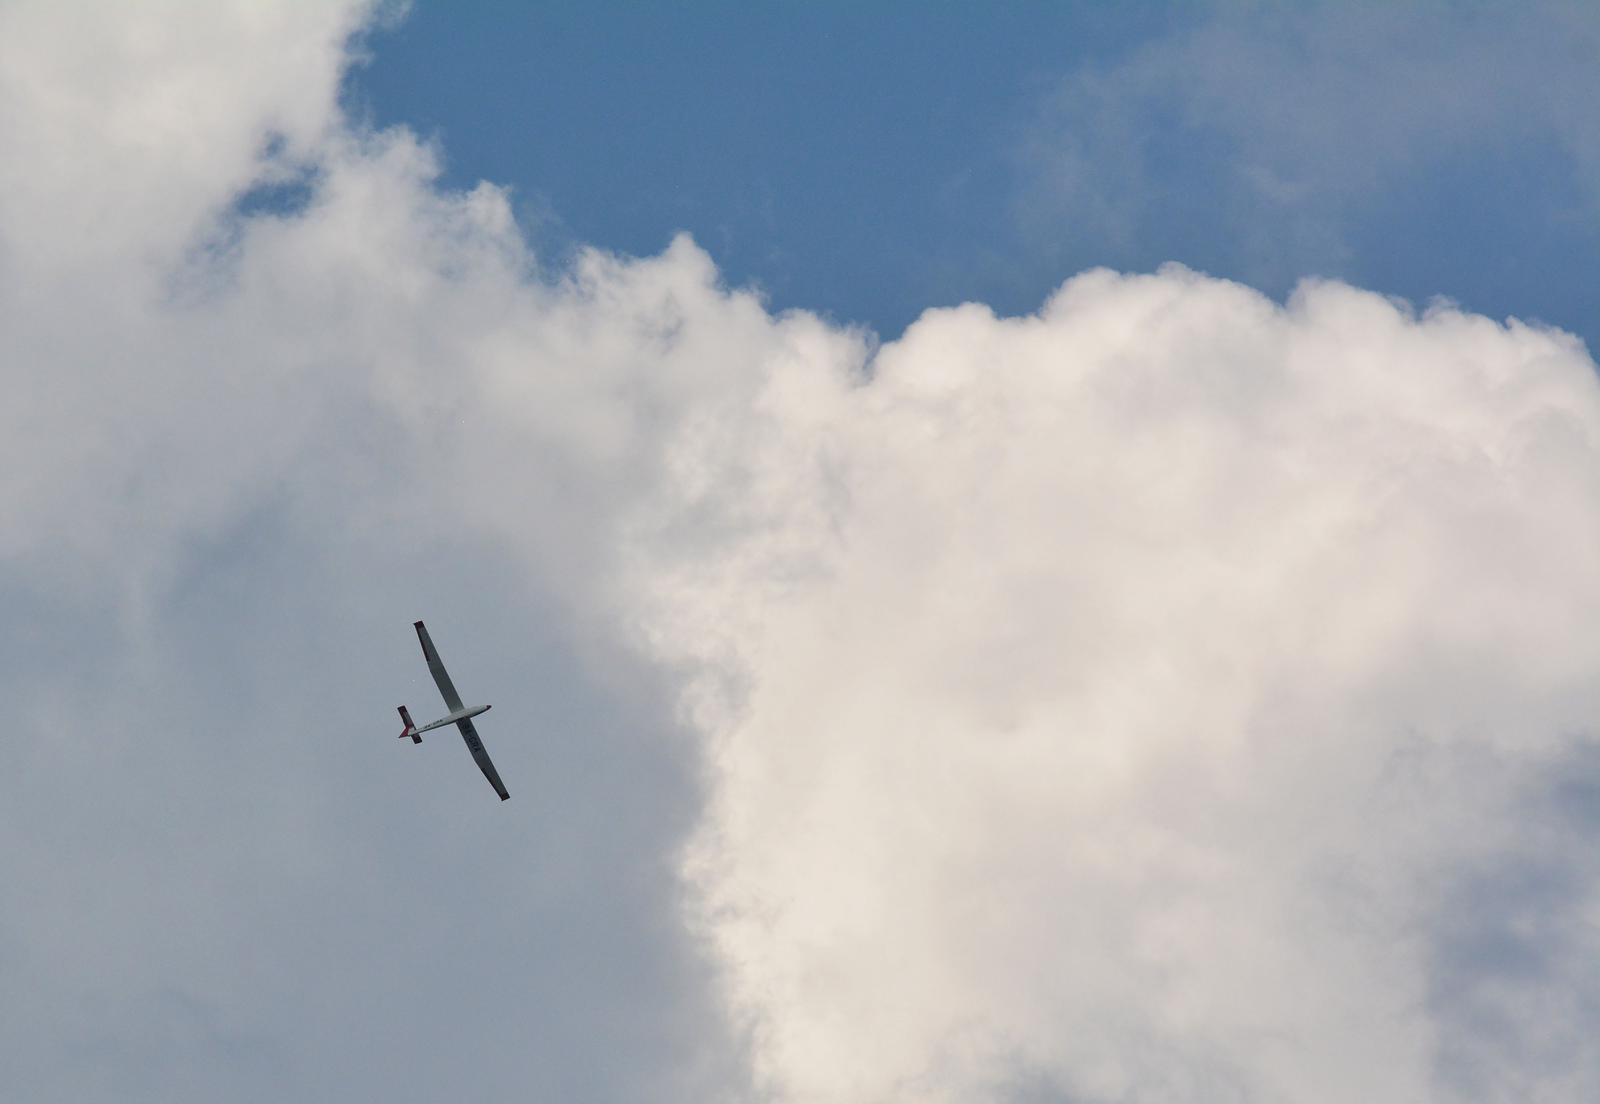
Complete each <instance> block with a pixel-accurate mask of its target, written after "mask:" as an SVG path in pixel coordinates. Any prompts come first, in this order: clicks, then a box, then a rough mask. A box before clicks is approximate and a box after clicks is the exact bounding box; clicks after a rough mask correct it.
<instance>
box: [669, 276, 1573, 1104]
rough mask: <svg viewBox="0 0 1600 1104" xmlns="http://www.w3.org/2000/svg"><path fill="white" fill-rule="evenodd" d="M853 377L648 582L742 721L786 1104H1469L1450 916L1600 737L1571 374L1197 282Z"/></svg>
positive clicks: (830, 389) (1097, 296) (704, 834)
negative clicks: (1040, 1096) (1458, 1084)
mask: <svg viewBox="0 0 1600 1104" xmlns="http://www.w3.org/2000/svg"><path fill="white" fill-rule="evenodd" d="M830 359H831V361H832V363H831V364H830V363H829V361H830ZM850 367H851V364H850V361H849V360H848V358H843V357H840V356H837V355H835V356H834V357H832V358H819V359H818V360H817V361H816V363H814V364H813V365H809V366H806V365H799V364H789V365H783V366H780V367H777V368H776V369H775V370H773V371H771V373H770V375H769V377H768V385H767V388H766V390H765V392H764V398H763V401H762V402H761V404H760V406H759V411H760V413H759V416H757V417H754V418H750V419H746V420H745V421H743V422H738V423H735V422H733V421H732V420H730V421H729V422H727V423H726V424H724V425H723V426H721V427H720V429H721V432H720V433H718V434H705V435H701V436H699V437H697V438H696V439H694V440H693V441H691V442H689V443H688V444H686V445H685V446H682V447H683V449H684V451H682V452H680V453H679V454H678V456H677V462H678V464H679V465H681V466H682V467H683V468H684V469H685V470H688V471H692V472H693V473H695V478H694V479H693V480H685V481H684V486H685V487H687V488H690V489H691V490H690V492H689V493H686V494H685V495H684V496H683V497H682V498H681V499H680V500H679V501H678V502H676V503H674V505H673V507H672V508H671V509H668V510H666V511H665V514H666V516H668V517H675V516H679V515H680V514H687V515H689V516H694V517H701V516H705V515H707V514H708V513H709V514H710V516H712V517H713V518H724V519H731V520H729V521H728V523H727V525H726V526H725V528H726V530H727V531H730V532H737V533H738V534H739V535H737V536H736V537H734V538H733V539H731V540H730V541H729V542H728V543H727V545H726V547H723V548H720V549H715V548H714V549H709V550H707V549H703V548H702V549H697V551H696V554H695V555H694V556H693V557H691V558H690V559H689V561H688V562H687V563H684V562H678V563H677V564H676V565H675V569H674V570H672V571H668V572H661V571H660V570H659V565H657V564H653V563H652V564H651V565H650V570H647V571H646V572H645V576H644V578H643V580H642V581H641V584H640V585H641V586H642V588H643V589H644V590H645V591H646V592H647V593H650V594H652V595H654V598H655V600H656V601H657V602H658V603H660V607H661V609H662V610H663V613H662V618H663V620H662V624H663V625H664V626H665V628H664V629H663V630H662V633H663V635H662V646H663V647H664V648H665V649H666V651H667V653H668V654H669V655H674V656H683V657H689V658H693V659H700V660H702V661H705V662H707V663H709V664H710V665H711V668H712V670H713V672H714V673H715V674H716V676H718V679H717V683H718V684H728V683H732V684H733V685H735V686H736V687H738V689H737V691H735V692H734V693H732V694H727V693H716V692H714V691H713V693H712V700H713V703H714V704H716V705H717V706H719V708H716V709H711V708H707V709H704V710H702V712H701V717H702V724H703V727H704V728H705V729H706V730H707V735H708V736H709V738H710V740H711V748H712V751H711V755H712V763H713V772H714V779H715V784H714V787H713V794H712V801H711V804H710V809H709V815H708V817H707V820H706V822H705V823H704V825H703V826H702V829H701V832H700V835H699V837H698V846H697V848H696V850H695V857H694V861H693V864H692V867H691V869H692V871H693V873H694V877H695V878H696V880H697V885H698V886H699V888H700V890H701V893H702V895H703V905H704V912H705V917H706V919H705V922H706V924H707V925H708V929H709V931H710V932H711V934H712V936H713V938H714V939H715V940H716V943H717V946H718V947H719V948H720V949H721V953H722V956H723V959H724V961H725V962H726V964H727V969H728V974H729V984H730V986H731V989H732V992H733V993H734V995H735V998H736V1000H737V1002H738V1004H739V1006H740V1008H741V1009H742V1010H743V1011H744V1012H746V1013H747V1014H748V1015H750V1016H751V1017H753V1019H754V1021H755V1023H756V1025H757V1029H758V1038H759V1039H760V1040H761V1046H760V1048H759V1049H758V1056H759V1058H760V1061H761V1069H762V1072H763V1073H765V1074H766V1075H767V1076H768V1077H770V1078H771V1079H772V1081H773V1083H774V1084H776V1085H777V1086H779V1087H780V1095H781V1096H782V1097H783V1098H784V1099H793V1100H805V1101H856V1100H892V1099H908V1100H909V1099H920V1100H968V1099H975V1098H986V1097H987V1096H988V1095H989V1094H990V1093H991V1092H992V1091H994V1086H995V1085H996V1084H998V1083H1004V1081H1005V1080H1006V1078H1007V1077H1009V1076H1012V1075H1013V1074H1014V1073H1015V1071H1016V1070H1017V1069H1018V1068H1020V1069H1021V1070H1023V1071H1032V1072H1033V1073H1034V1074H1036V1075H1039V1076H1043V1077H1045V1078H1047V1079H1048V1080H1049V1081H1051V1082H1053V1083H1055V1084H1057V1085H1058V1086H1059V1087H1060V1088H1061V1090H1062V1091H1065V1092H1068V1093H1070V1094H1072V1095H1071V1097H1070V1098H1071V1099H1074V1100H1076V1099H1085V1100H1102V1099H1105V1100H1112V1099H1119V1100H1120V1099H1137V1100H1160V1101H1179V1100H1183V1101H1188V1100H1195V1101H1210V1100H1218V1099H1243V1100H1255V1099H1261V1100H1284V1101H1290V1100H1292V1101H1330V1102H1331V1101H1345V1100H1352V1099H1363V1100H1383V1101H1396V1102H1399V1101H1415V1100H1428V1099H1438V1098H1440V1097H1439V1096H1438V1095H1437V1094H1436V1089H1435V1086H1436V1083H1437V1079H1438V1070H1437V1068H1436V1067H1437V1065H1438V1063H1439V1061H1440V1058H1439V1054H1440V1050H1439V1048H1440V1046H1441V1043H1443V1044H1445V1045H1449V1044H1451V1043H1454V1042H1457V1041H1458V1040H1456V1039H1454V1038H1453V1037H1452V1035H1451V1032H1452V1031H1455V1030H1456V1025H1453V1024H1452V1023H1451V1022H1450V1013H1449V1010H1447V1009H1439V1008H1436V1007H1433V1006H1432V1005H1431V1004H1430V994H1431V993H1432V992H1433V990H1434V988H1435V987H1436V986H1438V985H1439V984H1440V983H1441V978H1440V977H1439V976H1438V973H1437V971H1438V969H1439V967H1438V965H1437V963H1436V961H1435V959H1434V957H1433V956H1434V954H1435V950H1436V948H1435V936H1434V934H1433V928H1434V926H1435V925H1437V924H1439V923H1441V922H1442V917H1441V911H1442V910H1445V909H1446V908H1447V905H1446V903H1445V899H1444V896H1442V895H1445V894H1446V891H1448V890H1450V889H1452V888H1455V887H1456V884H1457V882H1458V881H1459V880H1460V879H1461V878H1462V877H1463V876H1464V872H1465V871H1466V870H1467V869H1468V868H1469V867H1471V865H1472V864H1474V863H1482V862H1488V861H1492V859H1493V857H1494V856H1496V855H1498V854H1499V853H1501V851H1502V850H1503V849H1505V848H1507V847H1511V846H1514V845H1517V844H1518V841H1519V840H1521V837H1520V836H1519V829H1518V822H1517V820H1516V819H1515V812H1514V809H1513V808H1512V805H1513V804H1514V803H1513V795H1514V793H1515V792H1516V787H1519V786H1526V785H1528V784H1529V776H1530V773H1536V772H1537V771H1539V770H1540V769H1543V768H1545V767H1546V766H1547V765H1548V764H1550V763H1552V762H1554V761H1558V760H1559V759H1560V757H1561V756H1562V755H1563V754H1565V753H1567V752H1569V751H1571V750H1572V749H1573V748H1575V747H1579V746H1582V745H1583V742H1584V741H1585V740H1586V739H1588V738H1590V737H1591V736H1592V734H1593V732H1594V730H1595V717H1596V716H1597V715H1600V714H1597V710H1600V682H1597V679H1596V676H1597V675H1600V645H1597V644H1596V642H1595V638H1594V635H1593V625H1594V624H1595V621H1596V616H1597V614H1600V578H1597V576H1596V575H1595V573H1594V571H1593V570H1592V564H1593V562H1594V556H1595V554H1596V552H1597V551H1600V509H1597V507H1600V464H1597V461H1600V455H1597V453H1596V450H1597V448H1600V391H1597V388H1596V384H1595V379H1594V370H1593V365H1592V364H1591V363H1590V362H1589V361H1588V359H1587V357H1586V356H1585V355H1584V354H1583V353H1582V352H1581V350H1580V349H1579V348H1578V347H1577V346H1576V345H1575V343H1574V342H1572V341H1571V340H1570V339H1567V338H1564V337H1562V336H1561V335H1558V334H1553V333H1548V332H1541V331H1536V330H1530V329H1527V328H1525V327H1523V326H1520V325H1518V324H1515V323H1513V324H1512V325H1511V326H1510V327H1509V328H1501V327H1497V326H1495V325H1494V324H1493V323H1490V322H1488V321H1486V320H1484V319H1481V318H1473V317H1470V316H1464V315H1461V314H1458V313H1456V312H1454V311H1452V310H1449V309H1444V308H1441V309H1439V310H1436V311H1433V312H1430V313H1429V314H1428V315H1426V316H1424V317H1422V318H1420V319H1418V318H1414V317H1411V316H1409V315H1408V314H1407V313H1405V312H1404V311H1403V310H1401V309H1397V308H1396V307H1395V306H1394V305H1392V304H1390V303H1388V302H1386V301H1384V300H1382V299H1381V298H1378V297H1375V296H1372V295H1369V294H1365V293H1362V292H1358V291H1355V290H1353V289H1350V288H1347V287H1344V286H1341V285H1336V284H1320V285H1315V284H1314V285H1308V286H1306V287H1304V288H1302V289H1301V290H1300V292H1299V293H1298V294H1297V295H1296V296H1295V297H1294V299H1293V300H1292V301H1291V302H1290V303H1289V305H1288V306H1287V308H1286V309H1279V308H1276V307H1274V306H1273V305H1271V304H1270V303H1269V302H1267V301H1265V300H1264V299H1262V298H1260V297H1259V296H1257V295H1255V294H1254V293H1252V292H1249V291H1248V290H1246V289H1243V288H1241V287H1238V286H1236V285H1231V284H1227V283H1223V282H1218V281H1214V280H1209V279H1206V278H1204V277H1200V276H1196V275H1194V274H1192V273H1189V272H1186V271H1184V270H1182V269H1176V268H1174V269H1168V270H1164V271H1163V272H1162V273H1161V274H1159V275H1156V276H1150V277H1118V276H1114V275H1112V274H1109V273H1103V272H1099V273H1090V274H1087V275H1084V276H1081V277H1078V278H1077V279H1075V280H1073V281H1071V282H1069V283H1068V284H1067V285H1066V286H1065V287H1064V288H1063V289H1062V291H1061V292H1060V293H1059V294H1058V295H1057V296H1055V297H1054V298H1053V299H1052V300H1051V301H1050V302H1049V303H1048V304H1047V305H1046V306H1045V307H1044V309H1043V310H1042V312H1041V313H1040V315H1039V316H1038V317H1036V318H1024V319H996V318H994V317H993V316H991V315H990V314H989V313H988V312H986V311H985V310H983V309H982V308H978V307H971V306H969V307H964V308H961V309H959V310H955V311H944V312H931V313H930V314H928V315H926V316H925V317H924V318H923V319H922V321H920V322H919V323H918V324H917V325H916V326H914V327H913V328H912V329H911V330H910V331H909V332H908V333H907V334H906V336H905V338H904V340H903V341H900V342H898V343H896V344H894V345H891V346H887V347H885V348H884V349H883V350H882V351H881V352H880V354H879V355H878V357H877V359H876V362H875V365H874V367H875V371H874V373H873V378H872V380H871V382H870V383H862V382H860V380H859V378H858V377H857V376H856V375H854V374H853V373H852V372H851V371H850V370H849V369H850ZM741 523H742V524H741ZM1522 842H1524V843H1525V842H1526V841H1522ZM1582 877H1584V878H1586V879H1587V878H1589V877H1590V875H1589V874H1588V873H1584V874H1583V875H1582ZM1585 884H1586V886H1587V889H1586V892H1587V893H1589V894H1592V893H1593V883H1592V881H1586V882H1585ZM1575 922H1576V921H1575ZM1581 938H1582V941H1583V943H1584V945H1585V946H1586V947H1588V948H1589V949H1590V950H1591V951H1592V950H1593V949H1594V947H1593V936H1592V935H1585V936H1582V937H1581ZM1453 968H1454V969H1458V970H1462V971H1465V972H1467V973H1470V972H1471V971H1472V970H1474V969H1477V970H1480V971H1487V970H1488V969H1489V967H1488V966H1487V965H1485V964H1484V963H1481V962H1478V963H1471V964H1462V963H1459V962H1458V963H1455V964H1454V966H1453ZM1586 985H1587V983H1585V982H1583V981H1581V980H1579V979H1570V980H1563V979H1560V978H1557V977H1551V978H1547V979H1545V986H1546V987H1547V988H1548V989H1553V990H1557V991H1560V990H1562V989H1564V988H1566V987H1569V986H1578V987H1580V988H1582V991H1583V992H1586V993H1590V994H1591V995H1592V990H1591V989H1589V988H1583V987H1584V986H1586ZM1490 1003H1494V1002H1493V1000H1492V999H1490ZM1509 1014H1511V1013H1510V1012H1509V1011H1508V1015H1509ZM1563 1061H1567V1062H1571V1063H1573V1065H1571V1066H1567V1067H1564V1068H1563V1069H1562V1070H1561V1071H1560V1072H1562V1073H1564V1074H1566V1075H1568V1076H1572V1077H1575V1078H1576V1079H1577V1082H1576V1083H1577V1084H1580V1085H1582V1086H1584V1087H1585V1088H1586V1089H1592V1088H1593V1086H1594V1078H1595V1076H1596V1075H1597V1073H1600V1064H1597V1063H1600V1055H1596V1054H1595V1053H1594V1051H1593V1048H1589V1047H1583V1048H1578V1050H1577V1052H1575V1053H1573V1052H1568V1053H1565V1054H1564V1055H1563ZM1554 1072H1556V1071H1554V1070H1545V1071H1542V1073H1544V1074H1550V1073H1554ZM1528 1074H1529V1071H1528V1070H1527V1069H1525V1068H1524V1069H1520V1070H1506V1069H1495V1070H1489V1071H1486V1072H1485V1074H1484V1076H1483V1077H1482V1078H1481V1079H1480V1081H1479V1082H1478V1084H1477V1085H1476V1086H1474V1089H1473V1091H1472V1092H1471V1093H1469V1094H1468V1096H1469V1098H1472V1099H1494V1098H1498V1096H1497V1095H1496V1093H1495V1092H1494V1091H1493V1090H1495V1088H1496V1086H1497V1085H1499V1084H1500V1083H1501V1082H1500V1081H1499V1080H1497V1079H1498V1078H1513V1079H1514V1078H1515V1077H1517V1076H1524V1077H1525V1076H1528ZM1479 1092H1482V1093H1484V1094H1485V1095H1483V1096H1481V1097H1480V1096H1478V1095H1477V1094H1478V1093H1479ZM1577 1095H1579V1096H1581V1095H1584V1094H1583V1093H1578V1094H1577ZM1568 1098H1575V1097H1568Z"/></svg>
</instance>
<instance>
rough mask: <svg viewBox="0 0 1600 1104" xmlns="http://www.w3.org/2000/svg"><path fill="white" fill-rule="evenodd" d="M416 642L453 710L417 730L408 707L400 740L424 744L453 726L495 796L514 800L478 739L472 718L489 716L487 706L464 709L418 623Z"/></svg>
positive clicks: (422, 628)
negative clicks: (435, 731) (438, 731)
mask: <svg viewBox="0 0 1600 1104" xmlns="http://www.w3.org/2000/svg"><path fill="white" fill-rule="evenodd" d="M415 627H416V630H417V639H418V640H420V641H422V657H423V658H424V659H426V660H427V661H428V670H429V671H431V672H433V681H434V682H436V683H438V684H439V693H441V694H443V695H444V703H445V705H447V706H449V707H450V712H449V714H448V715H446V716H443V717H440V718H439V719H438V720H437V721H433V722H431V723H429V724H425V725H423V726H422V727H420V728H419V727H417V726H416V725H415V724H413V723H412V721H411V714H410V713H409V712H408V711H407V710H406V707H405V706H403V705H402V706H401V707H400V719H401V720H402V721H404V722H405V724H406V727H405V731H404V732H402V733H400V739H402V740H404V739H405V738H406V737H407V736H409V737H411V741H412V743H417V744H420V743H422V734H423V733H424V732H427V731H428V730H429V729H433V728H443V727H444V726H445V725H450V724H453V725H455V726H456V727H457V728H459V729H460V730H461V738H462V739H463V740H465V741H466V742H467V750H468V751H470V752H472V757H473V758H474V759H476V760H477V761H478V769H479V770H481V771H483V776H484V777H485V778H487V779H488V780H489V785H491V786H493V787H494V792H495V793H497V794H499V795H500V800H501V801H505V800H507V799H508V798H510V797H511V795H510V794H508V793H507V792H506V787H505V783H504V782H501V781H500V772H499V771H497V770H495V769H494V763H493V762H491V761H490V759H489V753H488V752H487V751H485V750H484V749H483V741H482V740H480V739H478V730H477V729H476V728H474V727H473V726H472V718H474V717H476V716H477V715H478V714H479V713H487V712H489V707H488V706H487V705H466V706H464V705H462V704H461V695H460V694H457V693H456V688H455V686H454V684H452V683H451V681H450V676H449V675H448V674H446V673H445V669H444V664H443V663H441V662H439V653H438V652H436V651H434V650H433V641H432V640H429V639H428V629H427V627H426V626H425V625H423V623H422V622H421V621H418V622H416V623H415Z"/></svg>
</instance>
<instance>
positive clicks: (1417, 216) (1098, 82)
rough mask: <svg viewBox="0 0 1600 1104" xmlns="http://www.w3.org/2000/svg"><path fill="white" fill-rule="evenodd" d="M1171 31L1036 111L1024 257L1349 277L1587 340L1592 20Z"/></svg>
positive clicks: (1277, 21)
mask: <svg viewBox="0 0 1600 1104" xmlns="http://www.w3.org/2000/svg"><path fill="white" fill-rule="evenodd" d="M1173 22H1174V24H1175V26H1174V27H1173V28H1172V29H1171V30H1170V31H1169V32H1168V33H1166V34H1164V35H1162V36H1160V37H1158V38H1155V39H1153V40H1151V41H1150V42H1149V43H1148V44H1146V45H1145V46H1143V47H1141V48H1140V49H1138V50H1136V51H1133V52H1132V53H1131V54H1129V55H1128V56H1127V57H1125V58H1123V59H1121V60H1119V61H1116V62H1113V63H1108V64H1100V65H1094V66H1086V67H1084V68H1082V69H1080V70H1078V71H1076V72H1074V73H1072V74H1071V75H1069V76H1067V77H1066V78H1065V79H1063V80H1062V81H1061V83H1060V85H1059V86H1058V88H1057V89H1056V90H1055V91H1054V92H1053V93H1052V94H1051V95H1049V96H1048V97H1046V98H1045V99H1044V101H1043V104H1042V107H1041V109H1040V111H1039V114H1038V117H1037V118H1036V120H1035V121H1034V123H1033V125H1032V126H1031V127H1030V128H1028V130H1027V131H1026V137H1025V138H1024V139H1023V140H1021V141H1019V143H1018V146H1017V164H1018V167H1019V170H1020V173H1021V179H1022V184H1021V187H1020V189H1019V198H1018V202H1017V212H1018V218H1019V224H1020V225H1021V227H1022V228H1023V229H1024V231H1025V232H1026V234H1027V235H1028V239H1029V240H1030V241H1031V242H1033V243H1035V246H1036V248H1039V249H1042V250H1043V251H1045V252H1046V253H1047V254H1050V255H1060V256H1064V257H1073V258H1078V257H1093V258H1098V259H1106V258H1114V259H1116V262H1117V263H1122V264H1129V263H1133V264H1146V263H1150V262H1149V260H1148V258H1149V256H1150V253H1149V251H1150V249H1151V248H1152V247H1156V248H1159V249H1161V250H1163V252H1161V253H1160V254H1159V257H1160V259H1163V260H1164V259H1169V258H1174V257H1176V258H1178V259H1182V260H1185V261H1187V262H1188V263H1190V264H1195V265H1200V266H1204V267H1206V268H1207V269H1208V270H1210V271H1215V272H1226V273H1229V274H1233V275H1237V276H1240V277H1242V278H1244V279H1247V280H1249V281H1251V282H1252V283H1254V284H1256V285H1258V286H1261V287H1265V288H1268V289H1270V290H1271V291H1273V293H1274V294H1279V293H1281V292H1282V291H1284V290H1287V289H1288V288H1289V287H1290V286H1292V284H1293V283H1294V281H1296V280H1298V279H1299V278H1301V277H1302V276H1305V275H1307V274H1318V275H1324V276H1328V275H1341V276H1344V277H1346V278H1350V277H1355V278H1358V279H1367V280H1374V281H1379V282H1380V283H1381V285H1382V286H1383V287H1385V288H1388V289H1401V288H1405V289H1415V290H1414V291H1413V292H1412V293H1413V294H1417V295H1419V296H1426V295H1434V294H1446V295H1450V296H1452V297H1455V298H1457V299H1466V300H1468V301H1472V302H1476V303H1494V304H1501V303H1510V304H1524V303H1527V306H1526V307H1525V308H1524V307H1521V306H1519V307H1516V308H1513V309H1526V310H1527V311H1529V312H1530V313H1531V312H1532V311H1535V310H1543V311H1544V312H1545V313H1546V315H1550V314H1552V313H1553V314H1554V315H1555V316H1557V317H1561V318H1564V319H1569V320H1570V321H1571V324H1573V325H1582V326H1587V322H1588V318H1589V317H1590V316H1592V315H1593V313H1594V311H1595V308H1596V305H1597V304H1596V302H1595V300H1594V299H1593V297H1592V295H1590V294H1588V293H1587V291H1586V290H1584V288H1583V287H1582V286H1581V285H1583V284H1592V279H1589V276H1588V274H1589V267H1588V258H1589V256H1591V255H1592V253H1593V247H1594V243H1595V241H1596V239H1597V237H1600V124H1597V123H1596V121H1595V116H1594V113H1593V112H1592V111H1590V110H1589V109H1588V104H1590V103H1591V102H1593V100H1594V99H1595V97H1596V95H1597V94H1600V79H1597V77H1596V71H1595V67H1594V63H1593V62H1594V58H1595V56H1596V51H1597V50H1600V18H1597V16H1596V13H1595V10H1594V8H1593V6H1592V5H1588V4H1579V3H1568V2H1566V0H1552V2H1539V3H1530V4H1526V5H1518V6H1516V7H1507V6H1504V5H1494V4H1447V3H1438V2H1434V0H1418V2H1409V3H1400V4H1369V3H1342V2H1332V3H1308V4H1218V5H1209V6H1205V7H1197V8H1194V9H1190V10H1189V11H1188V12H1186V13H1185V17H1184V18H1175V19H1174V21H1173ZM1573 285H1580V286H1573ZM1529 287H1537V289H1538V292H1539V294H1540V295H1542V296H1543V297H1544V298H1543V301H1542V302H1541V301H1537V300H1536V301H1534V302H1531V303H1528V301H1527V299H1526V297H1525V296H1524V294H1523V289H1526V288H1529ZM1586 332H1588V333H1589V334H1590V336H1591V341H1592V340H1593V331H1592V330H1586Z"/></svg>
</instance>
